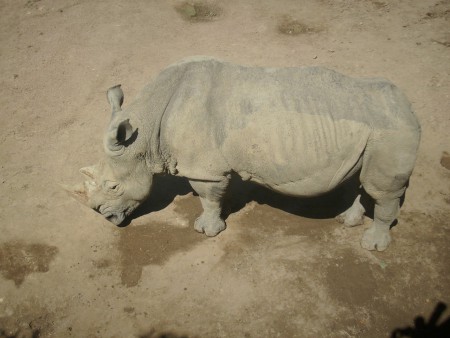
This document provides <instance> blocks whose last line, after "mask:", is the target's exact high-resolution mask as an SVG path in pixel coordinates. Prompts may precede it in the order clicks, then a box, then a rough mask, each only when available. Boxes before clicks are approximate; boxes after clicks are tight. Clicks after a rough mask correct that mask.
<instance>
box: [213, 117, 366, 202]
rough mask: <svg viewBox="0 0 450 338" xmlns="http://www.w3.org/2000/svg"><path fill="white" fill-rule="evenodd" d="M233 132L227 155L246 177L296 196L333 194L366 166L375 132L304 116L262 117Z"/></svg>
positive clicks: (226, 142)
mask: <svg viewBox="0 0 450 338" xmlns="http://www.w3.org/2000/svg"><path fill="white" fill-rule="evenodd" d="M230 128H231V129H228V130H227V132H226V136H225V138H224V141H223V144H222V147H221V151H222V154H223V156H224V158H225V160H226V161H227V163H228V165H229V166H230V167H231V168H232V170H233V171H235V172H237V173H238V174H239V175H240V176H241V177H242V178H243V179H247V180H251V181H255V182H257V183H260V184H263V185H265V186H267V187H269V188H271V189H273V190H276V191H279V192H281V193H284V194H290V195H296V196H311V195H317V194H321V193H324V192H327V191H329V190H331V189H333V188H334V187H336V186H337V185H338V184H339V183H341V182H342V181H343V180H344V179H345V178H347V177H348V175H349V174H351V173H352V172H354V171H356V170H357V169H358V167H359V166H360V165H361V161H360V159H361V155H362V152H363V151H364V148H365V146H366V144H367V140H368V137H369V134H370V129H369V127H368V126H367V125H364V124H362V123H360V122H355V121H349V120H344V119H341V120H333V119H332V118H331V117H330V116H326V115H309V114H301V113H298V112H283V113H282V114H275V113H273V112H271V113H260V114H258V119H254V120H253V119H252V118H251V116H250V117H248V118H247V119H245V120H244V121H243V122H242V121H241V122H240V126H239V127H238V128H232V127H230Z"/></svg>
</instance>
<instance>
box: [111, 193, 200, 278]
mask: <svg viewBox="0 0 450 338" xmlns="http://www.w3.org/2000/svg"><path fill="white" fill-rule="evenodd" d="M175 203H176V205H175V210H176V211H178V212H179V213H181V216H184V217H187V218H188V219H189V227H188V228H178V227H175V226H173V225H169V224H164V223H152V224H148V225H140V226H129V227H127V228H124V229H122V230H120V231H121V233H120V240H119V250H120V253H121V270H122V271H121V280H122V284H123V285H126V286H128V287H131V286H136V285H137V284H138V283H139V280H140V279H141V275H142V268H143V267H144V266H147V265H161V264H163V263H164V262H166V261H167V260H168V259H169V258H170V257H171V256H172V255H173V254H175V253H178V252H181V251H187V250H189V249H190V248H192V247H194V246H195V245H196V244H198V243H200V242H202V241H204V240H206V239H207V237H206V236H205V235H202V234H199V233H198V232H196V231H195V230H194V229H193V223H194V220H195V219H196V217H197V216H198V215H199V214H200V210H201V207H200V201H199V199H198V197H194V196H191V197H187V198H184V199H182V200H180V201H177V202H175Z"/></svg>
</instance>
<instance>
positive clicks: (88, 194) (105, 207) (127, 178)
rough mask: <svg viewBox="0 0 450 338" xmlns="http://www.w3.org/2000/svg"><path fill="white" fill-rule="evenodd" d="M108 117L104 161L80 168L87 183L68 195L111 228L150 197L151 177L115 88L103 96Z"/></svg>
mask: <svg viewBox="0 0 450 338" xmlns="http://www.w3.org/2000/svg"><path fill="white" fill-rule="evenodd" d="M107 96H108V100H109V102H110V104H111V107H112V118H111V122H110V125H109V127H108V130H107V131H106V133H105V136H104V141H103V143H104V149H105V158H104V159H103V160H102V161H100V162H99V163H98V164H96V165H93V166H90V167H85V168H81V169H80V172H81V173H82V174H84V175H85V176H86V177H87V180H86V181H85V182H84V183H83V184H80V185H78V186H76V187H72V188H69V189H67V188H66V189H67V190H69V192H71V193H72V195H74V196H75V197H76V199H77V200H79V201H80V202H82V203H83V204H85V205H87V206H89V207H90V208H92V209H94V210H96V211H97V212H99V213H100V214H102V215H103V216H104V217H105V218H106V219H107V220H109V221H110V222H112V223H114V224H115V225H119V224H121V223H122V222H123V221H124V219H125V218H126V217H127V216H128V215H130V214H131V213H132V212H133V211H134V210H135V209H136V208H137V207H138V206H139V205H140V204H141V203H142V202H143V201H144V200H145V199H146V198H147V197H148V195H149V194H150V189H151V185H152V174H151V173H150V172H149V169H148V167H147V165H146V161H145V154H144V153H143V152H140V151H139V149H138V148H139V147H138V146H137V145H136V144H135V143H139V142H137V141H138V140H137V138H138V136H137V135H138V130H137V129H135V128H133V126H132V125H131V123H130V118H129V116H128V117H127V116H126V114H124V113H123V112H122V110H121V105H122V102H123V92H122V90H121V89H120V85H119V86H115V87H112V88H110V89H109V90H108V93H107Z"/></svg>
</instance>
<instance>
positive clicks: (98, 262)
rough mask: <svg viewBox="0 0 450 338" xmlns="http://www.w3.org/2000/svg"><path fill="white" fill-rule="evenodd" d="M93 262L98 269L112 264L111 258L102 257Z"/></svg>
mask: <svg viewBox="0 0 450 338" xmlns="http://www.w3.org/2000/svg"><path fill="white" fill-rule="evenodd" d="M92 264H93V265H94V266H95V267H96V268H97V269H106V268H109V267H110V266H111V265H112V262H111V260H109V259H107V258H102V259H99V260H96V261H93V262H92Z"/></svg>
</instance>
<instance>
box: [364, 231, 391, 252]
mask: <svg viewBox="0 0 450 338" xmlns="http://www.w3.org/2000/svg"><path fill="white" fill-rule="evenodd" d="M389 243H391V235H390V234H389V228H382V227H379V226H377V225H376V224H373V225H372V226H371V227H370V228H369V229H367V230H366V231H365V232H364V235H363V237H362V239H361V246H362V247H363V248H364V249H366V250H377V251H384V250H386V249H387V247H388V246H389Z"/></svg>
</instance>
